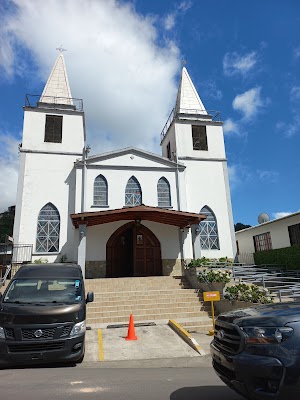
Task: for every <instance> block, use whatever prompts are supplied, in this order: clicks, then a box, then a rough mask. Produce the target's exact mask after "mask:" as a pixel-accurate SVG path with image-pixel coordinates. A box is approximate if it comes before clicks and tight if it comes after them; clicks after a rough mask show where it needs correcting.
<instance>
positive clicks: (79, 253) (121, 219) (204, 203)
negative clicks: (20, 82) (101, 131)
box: [13, 53, 236, 278]
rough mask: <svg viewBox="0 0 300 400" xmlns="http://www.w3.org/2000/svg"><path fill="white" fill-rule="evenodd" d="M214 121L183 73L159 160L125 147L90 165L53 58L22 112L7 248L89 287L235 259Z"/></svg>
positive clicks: (73, 104)
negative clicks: (68, 270)
mask: <svg viewBox="0 0 300 400" xmlns="http://www.w3.org/2000/svg"><path fill="white" fill-rule="evenodd" d="M216 115H218V114H215V113H211V112H208V111H207V110H206V109H205V107H204V105H203V103H202V101H201V99H200V97H199V95H198V93H197V91H196V89H195V87H194V85H193V82H192V81H191V78H190V76H189V74H188V72H187V70H186V68H183V69H182V74H181V79H180V84H179V89H178V95H177V99H176V104H175V107H174V109H173V111H172V113H171V115H170V117H169V119H168V121H167V123H166V125H165V127H164V129H163V132H162V135H161V152H162V154H161V155H159V154H153V153H150V152H148V151H144V150H140V149H137V148H134V147H129V148H125V149H121V150H115V151H111V152H108V153H102V154H97V155H93V156H90V155H89V149H88V148H87V147H86V131H85V115H84V111H83V107H82V101H81V100H80V99H73V98H72V95H71V90H70V86H69V82H68V78H67V72H66V67H65V62H64V57H63V54H62V53H60V54H59V56H58V58H57V60H56V62H55V64H54V67H53V69H52V71H51V74H50V76H49V78H48V81H47V83H46V86H45V88H44V91H43V93H42V95H41V96H36V97H35V96H31V97H29V96H28V97H27V102H26V105H25V107H24V127H23V138H22V144H21V146H20V171H19V180H18V189H17V201H16V215H15V223H14V234H13V236H14V243H15V244H32V246H33V254H32V260H33V261H34V260H36V259H40V258H44V259H47V261H48V262H59V261H61V260H62V259H67V260H68V261H73V262H78V263H79V264H80V265H81V267H82V269H83V272H84V274H85V277H86V278H99V277H102V278H104V277H126V276H151V275H181V274H182V268H183V266H184V263H185V262H189V260H191V259H193V258H200V257H202V256H205V257H208V258H220V257H224V256H227V257H229V258H234V257H235V254H236V249H235V236H234V226H233V218H232V208H231V200H230V189H229V181H228V171H227V160H226V154H225V146H224V136H223V129H222V122H221V121H220V120H218V119H216V118H215V117H216Z"/></svg>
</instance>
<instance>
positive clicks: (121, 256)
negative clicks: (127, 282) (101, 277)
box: [106, 222, 162, 278]
mask: <svg viewBox="0 0 300 400" xmlns="http://www.w3.org/2000/svg"><path fill="white" fill-rule="evenodd" d="M106 254H107V256H106V277H108V278H117V277H130V276H156V275H162V262H161V249H160V243H159V241H158V239H157V237H156V236H155V235H154V234H153V233H152V232H151V231H150V229H148V228H146V227H145V226H143V225H141V224H136V223H135V222H129V223H128V224H125V225H123V226H121V227H120V228H119V229H117V230H116V231H115V232H114V233H113V235H112V236H111V237H110V239H109V240H108V242H107V246H106Z"/></svg>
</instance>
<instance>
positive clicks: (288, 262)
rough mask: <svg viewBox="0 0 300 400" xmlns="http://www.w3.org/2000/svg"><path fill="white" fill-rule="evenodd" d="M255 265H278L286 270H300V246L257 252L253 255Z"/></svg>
mask: <svg viewBox="0 0 300 400" xmlns="http://www.w3.org/2000/svg"><path fill="white" fill-rule="evenodd" d="M254 261H255V264H257V265H261V264H279V265H283V266H286V267H287V268H288V269H300V246H298V245H297V246H291V247H284V248H282V249H274V250H266V251H258V252H257V253H254Z"/></svg>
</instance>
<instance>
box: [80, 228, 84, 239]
mask: <svg viewBox="0 0 300 400" xmlns="http://www.w3.org/2000/svg"><path fill="white" fill-rule="evenodd" d="M79 235H80V239H82V238H83V237H84V230H83V229H80V231H79Z"/></svg>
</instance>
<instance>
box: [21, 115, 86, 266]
mask: <svg viewBox="0 0 300 400" xmlns="http://www.w3.org/2000/svg"><path fill="white" fill-rule="evenodd" d="M46 114H47V115H63V124H62V143H49V142H47V143H46V142H44V139H45V120H46ZM83 118H84V116H83V114H82V113H77V112H73V111H65V110H64V111H58V110H53V109H40V108H35V109H25V113H24V126H23V139H22V148H21V156H20V167H19V180H18V189H17V202H16V218H15V223H14V242H15V243H16V244H32V245H33V260H34V259H36V258H40V257H43V258H47V260H48V261H49V262H54V261H58V260H59V258H60V256H61V255H62V254H64V255H67V257H68V260H70V261H73V260H76V257H77V254H76V253H77V249H75V248H74V234H75V230H74V228H73V226H72V223H71V219H70V217H69V215H70V214H71V213H74V212H75V193H76V179H75V174H76V171H75V168H74V162H75V161H76V160H77V159H78V158H80V155H81V153H82V150H83V147H84V120H83ZM49 202H50V203H52V204H53V205H54V206H55V207H56V208H57V209H58V211H59V214H60V238H59V252H58V253H36V252H35V247H36V234H37V220H38V215H39V212H40V210H41V208H42V207H44V206H45V205H46V204H47V203H49Z"/></svg>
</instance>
